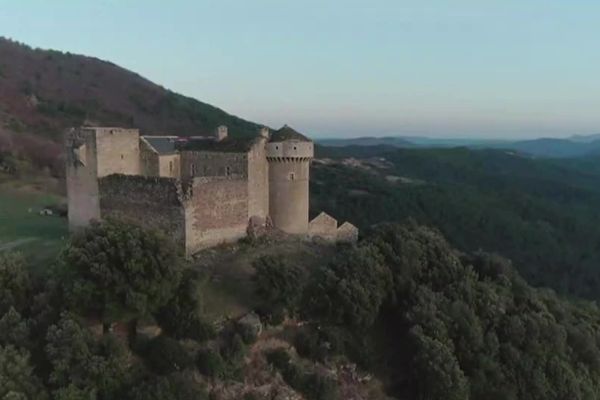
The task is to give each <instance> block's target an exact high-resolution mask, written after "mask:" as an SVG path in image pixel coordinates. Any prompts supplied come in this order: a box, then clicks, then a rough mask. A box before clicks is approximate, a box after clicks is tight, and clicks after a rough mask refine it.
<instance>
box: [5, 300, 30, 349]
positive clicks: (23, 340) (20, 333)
mask: <svg viewBox="0 0 600 400" xmlns="http://www.w3.org/2000/svg"><path fill="white" fill-rule="evenodd" d="M28 343H29V326H28V323H27V321H26V320H24V319H23V318H22V317H21V314H19V313H18V312H17V310H15V309H14V308H13V307H11V308H10V309H9V310H8V312H7V313H6V314H4V316H2V318H0V345H7V344H12V345H14V346H18V347H24V348H26V347H28Z"/></svg>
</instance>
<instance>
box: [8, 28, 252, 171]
mask: <svg viewBox="0 0 600 400" xmlns="http://www.w3.org/2000/svg"><path fill="white" fill-rule="evenodd" d="M85 124H90V125H104V126H122V127H135V128H139V129H140V130H141V132H142V133H144V134H166V133H168V134H174V135H181V136H190V135H205V134H208V133H210V132H212V131H213V129H214V128H215V127H217V126H219V125H221V124H224V125H227V126H228V127H229V133H230V135H232V136H238V137H241V136H248V135H255V134H256V132H257V129H258V127H259V125H257V124H256V123H254V122H250V121H246V120H244V119H241V118H238V117H236V116H234V115H231V114H228V113H227V112H225V111H223V110H221V109H219V108H217V107H214V106H211V105H210V104H206V103H202V102H200V101H198V100H196V99H193V98H190V97H186V96H182V95H180V94H177V93H175V92H172V91H170V90H168V89H165V88H164V87H162V86H159V85H157V84H155V83H152V82H150V81H149V80H147V79H145V78H143V77H141V76H140V75H138V74H136V73H134V72H131V71H128V70H126V69H124V68H121V67H119V66H117V65H115V64H112V63H110V62H108V61H103V60H99V59H97V58H93V57H87V56H82V55H76V54H71V53H62V52H59V51H54V50H41V49H33V48H31V47H29V46H27V45H24V44H21V43H17V42H14V41H11V40H8V39H5V38H2V37H0V172H2V171H20V172H24V171H31V172H34V173H35V171H39V170H46V171H50V173H51V174H52V175H55V176H60V175H62V173H63V170H64V167H63V162H62V161H61V157H62V152H63V149H62V144H61V138H62V134H63V132H64V130H65V129H66V128H69V127H73V126H81V125H85ZM25 173H26V172H25Z"/></svg>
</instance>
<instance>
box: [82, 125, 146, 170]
mask: <svg viewBox="0 0 600 400" xmlns="http://www.w3.org/2000/svg"><path fill="white" fill-rule="evenodd" d="M89 130H93V131H94V132H95V135H96V157H97V161H98V165H97V168H98V177H99V178H100V177H103V176H107V175H110V174H125V175H139V174H140V135H139V131H138V130H137V129H122V128H93V129H91V128H90V129H89Z"/></svg>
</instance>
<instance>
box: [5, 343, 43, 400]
mask: <svg viewBox="0 0 600 400" xmlns="http://www.w3.org/2000/svg"><path fill="white" fill-rule="evenodd" d="M33 370H34V368H33V365H31V362H30V354H29V352H28V351H27V350H24V349H19V348H16V347H14V346H12V345H8V346H0V399H21V400H43V399H46V398H47V393H46V391H45V390H44V388H43V386H42V384H41V382H40V380H39V379H38V377H37V376H35V374H34V372H33Z"/></svg>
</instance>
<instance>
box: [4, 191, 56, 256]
mask: <svg viewBox="0 0 600 400" xmlns="http://www.w3.org/2000/svg"><path fill="white" fill-rule="evenodd" d="M61 202H63V199H62V198H61V197H60V196H56V195H52V194H48V193H44V192H41V191H38V190H36V189H35V188H32V187H27V186H20V187H19V186H15V185H9V184H2V185H0V251H18V252H20V253H22V254H23V255H24V256H25V257H26V258H27V259H28V260H29V261H30V262H31V264H32V265H34V266H40V267H42V266H43V264H46V263H51V262H52V261H53V260H54V258H55V256H56V255H57V254H58V253H59V252H60V249H61V248H62V247H63V245H64V243H65V241H66V238H67V232H68V230H67V219H66V218H63V217H59V216H57V215H50V216H42V215H40V210H42V209H44V208H45V207H47V206H52V205H57V204H60V203H61Z"/></svg>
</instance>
